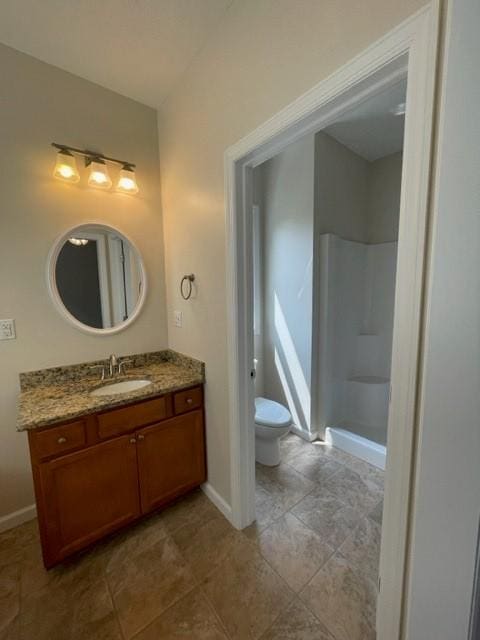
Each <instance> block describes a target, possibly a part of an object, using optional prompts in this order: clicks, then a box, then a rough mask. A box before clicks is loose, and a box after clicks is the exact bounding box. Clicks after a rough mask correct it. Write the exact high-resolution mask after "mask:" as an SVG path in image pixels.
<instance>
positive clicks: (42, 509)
mask: <svg viewBox="0 0 480 640" xmlns="http://www.w3.org/2000/svg"><path fill="white" fill-rule="evenodd" d="M176 396H177V397H176ZM189 398H191V402H188V400H189ZM186 406H188V407H191V409H190V410H188V409H186ZM175 407H177V411H176V413H177V414H178V415H176V414H175ZM152 421H153V424H149V423H151V422H152ZM204 431H205V429H204V411H203V389H202V387H194V388H192V389H191V390H190V389H189V390H186V391H181V392H178V393H177V394H169V395H166V396H162V397H161V398H154V399H152V400H145V401H142V402H139V403H136V404H132V405H129V406H127V407H122V408H120V409H112V410H110V411H106V412H102V413H99V414H97V415H92V416H88V417H86V418H84V419H76V420H75V421H71V422H70V423H66V424H62V425H55V426H52V427H46V428H43V429H35V430H32V431H30V432H29V443H30V452H31V459H32V469H33V478H34V484H35V494H36V500H37V512H38V521H39V527H40V536H41V541H42V551H43V558H44V563H45V566H46V567H47V568H49V567H52V566H54V565H55V564H57V563H58V562H61V561H62V560H64V559H65V558H67V557H68V556H70V555H72V554H74V553H75V552H77V551H80V550H81V549H84V548H85V547H87V546H89V545H90V544H92V543H93V542H95V541H96V540H99V539H101V538H103V537H104V536H106V535H108V534H109V533H112V532H113V531H116V530H117V529H120V528H122V527H124V526H126V525H128V524H129V523H131V522H134V521H135V520H137V519H138V518H140V517H141V516H142V515H144V514H147V513H149V512H151V511H153V510H155V509H158V508H160V507H163V506H165V505H167V504H168V503H169V502H171V501H172V500H173V499H175V498H177V497H178V496H180V495H182V494H183V493H186V492H188V491H190V490H191V489H193V488H195V487H197V486H198V485H200V484H202V483H203V482H204V481H205V480H206V463H205V433H204Z"/></svg>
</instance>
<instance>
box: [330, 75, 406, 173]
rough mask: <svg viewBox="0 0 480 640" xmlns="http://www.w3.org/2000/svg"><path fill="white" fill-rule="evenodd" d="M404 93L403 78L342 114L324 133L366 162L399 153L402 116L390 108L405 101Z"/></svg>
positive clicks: (401, 143)
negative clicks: (395, 113)
mask: <svg viewBox="0 0 480 640" xmlns="http://www.w3.org/2000/svg"><path fill="white" fill-rule="evenodd" d="M406 93H407V80H406V78H405V79H402V80H401V81H400V82H398V83H397V84H395V85H393V86H391V87H389V88H388V89H385V90H384V91H382V92H381V93H378V94H376V95H375V96H372V97H371V98H368V99H367V100H365V101H364V102H362V103H361V104H359V105H357V106H356V107H355V109H352V110H351V111H348V112H346V113H345V114H343V116H341V117H340V118H339V119H338V120H337V121H336V122H335V123H334V124H332V125H330V126H329V127H327V128H326V129H325V132H326V133H328V134H329V135H330V136H332V138H335V140H337V141H338V142H340V144H343V145H344V146H345V147H347V148H348V149H350V150H351V151H353V152H354V153H356V154H358V155H359V156H362V157H363V158H365V159H366V160H369V161H370V162H373V161H374V160H378V159H379V158H383V157H384V156H388V155H390V154H392V153H396V152H397V151H401V150H402V149H403V128H404V125H405V116H403V115H402V116H396V115H394V114H393V113H392V109H394V108H395V107H396V106H397V105H399V104H400V103H402V102H405V97H406Z"/></svg>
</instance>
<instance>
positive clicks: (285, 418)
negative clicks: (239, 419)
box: [255, 397, 292, 428]
mask: <svg viewBox="0 0 480 640" xmlns="http://www.w3.org/2000/svg"><path fill="white" fill-rule="evenodd" d="M255 422H256V424H259V425H263V426H265V427H270V428H277V427H278V428H285V427H289V426H290V425H291V424H292V416H291V415H290V411H288V409H286V408H285V407H284V406H283V405H281V404H279V403H278V402H275V401H274V400H268V399H267V398H262V397H259V398H255Z"/></svg>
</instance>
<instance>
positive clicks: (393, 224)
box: [367, 152, 402, 244]
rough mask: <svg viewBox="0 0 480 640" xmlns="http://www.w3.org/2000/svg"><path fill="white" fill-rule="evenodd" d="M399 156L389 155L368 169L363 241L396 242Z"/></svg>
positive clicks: (400, 159) (400, 179) (400, 166)
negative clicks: (366, 229)
mask: <svg viewBox="0 0 480 640" xmlns="http://www.w3.org/2000/svg"><path fill="white" fill-rule="evenodd" d="M401 182H402V153H401V152H400V153H393V154H392V155H390V156H385V157H384V158H380V159H379V160H375V162H372V163H371V164H370V165H369V171H368V237H367V241H368V242H370V243H372V244H376V243H377V242H392V241H394V240H398V220H399V214H400V187H401Z"/></svg>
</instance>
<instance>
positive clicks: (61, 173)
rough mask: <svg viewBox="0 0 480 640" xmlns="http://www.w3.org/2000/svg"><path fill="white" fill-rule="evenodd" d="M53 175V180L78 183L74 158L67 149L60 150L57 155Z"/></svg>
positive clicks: (78, 176)
mask: <svg viewBox="0 0 480 640" xmlns="http://www.w3.org/2000/svg"><path fill="white" fill-rule="evenodd" d="M53 175H54V177H55V178H58V179H59V180H64V181H65V182H78V181H79V180H80V175H79V173H78V169H77V163H76V162H75V157H74V156H73V154H72V153H70V151H68V149H60V151H59V152H58V153H57V162H56V163H55V169H54V170H53Z"/></svg>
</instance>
